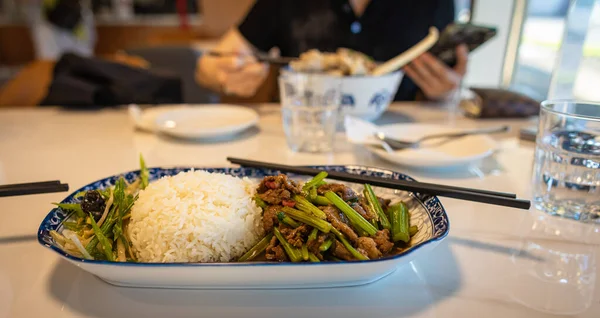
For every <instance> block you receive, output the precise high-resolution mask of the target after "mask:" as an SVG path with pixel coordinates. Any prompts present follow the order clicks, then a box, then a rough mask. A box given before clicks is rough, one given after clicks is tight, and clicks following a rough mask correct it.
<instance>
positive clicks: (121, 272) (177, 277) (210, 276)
mask: <svg viewBox="0 0 600 318" xmlns="http://www.w3.org/2000/svg"><path fill="white" fill-rule="evenodd" d="M316 168H320V169H327V170H335V171H341V172H349V173H355V174H361V175H370V176H378V177H387V178H395V179H402V180H413V179H411V178H410V177H408V176H406V175H403V174H400V173H397V172H392V171H389V170H382V169H375V168H366V167H361V166H320V167H316ZM189 169H190V168H169V169H165V168H152V169H150V180H151V181H152V180H154V179H157V178H160V177H163V176H167V175H174V174H177V173H179V172H181V171H186V170H189ZM197 169H201V168H197ZM205 170H207V171H210V172H219V173H227V174H231V175H235V176H239V177H248V178H251V179H256V180H259V179H261V178H262V177H264V176H265V175H272V174H274V173H276V172H275V171H270V170H264V169H254V168H206V169H205ZM119 176H120V175H115V176H112V177H108V178H105V179H102V180H98V181H96V182H93V183H90V184H89V185H87V186H85V187H83V188H81V189H79V190H77V191H75V192H73V194H71V195H69V196H68V197H67V198H66V199H65V200H63V201H62V202H63V203H72V202H77V199H75V198H74V196H75V194H76V193H78V192H80V191H84V190H92V189H98V188H106V187H108V186H111V185H113V184H114V182H115V181H116V180H117V179H118V178H119ZM123 176H124V177H125V178H126V179H127V180H128V181H130V182H131V181H133V180H135V179H137V178H138V176H139V171H132V172H128V173H125V174H123ZM290 176H291V177H293V178H294V179H298V176H296V177H294V176H292V175H290ZM354 186H355V187H357V189H358V187H362V185H354ZM375 191H376V192H377V194H378V195H379V196H382V197H384V198H390V199H393V200H394V201H399V200H402V201H404V202H406V203H407V205H408V207H409V209H410V211H411V225H416V226H418V228H419V231H418V232H417V234H416V235H415V236H414V237H413V238H412V241H411V247H410V248H409V249H407V250H405V251H403V252H402V253H401V254H398V255H394V256H392V257H387V258H383V259H378V260H369V261H354V262H347V261H343V262H321V263H271V262H247V263H235V262H233V263H167V264H163V263H119V262H108V261H97V260H84V259H81V258H78V257H74V256H71V255H69V254H67V253H65V252H63V251H62V250H61V249H60V248H59V247H58V246H57V245H56V243H55V242H54V240H53V239H52V236H51V235H50V234H49V232H50V231H51V230H56V231H59V232H60V231H62V223H63V221H65V220H66V219H68V218H69V215H68V214H67V213H65V212H64V211H62V210H61V209H59V208H55V209H53V210H51V211H50V213H49V214H48V215H47V216H46V218H45V219H44V220H43V221H42V223H41V225H40V228H39V230H38V241H39V242H40V244H42V245H43V246H45V247H47V248H49V249H50V250H52V251H54V252H56V253H58V254H59V255H60V256H61V257H63V258H64V259H66V260H67V261H69V262H70V263H72V264H74V265H75V266H77V267H79V268H81V269H82V270H84V271H87V272H89V273H91V274H93V275H96V276H98V277H99V278H101V279H102V280H104V281H106V282H108V283H110V284H114V285H119V286H130V287H154V288H225V289H231V288H236V289H240V288H242V289H243V288H311V287H336V286H351V285H361V284H367V283H370V282H373V281H376V280H378V279H381V278H383V277H385V276H387V275H389V274H390V273H392V272H394V271H395V270H396V268H397V267H398V266H400V265H403V264H407V263H408V262H410V261H412V260H413V259H415V258H417V257H419V256H420V255H423V254H426V253H428V252H430V251H431V250H432V249H433V248H434V247H435V246H436V245H437V244H438V243H439V242H440V241H441V240H442V239H444V238H445V237H446V235H447V234H448V231H449V227H450V224H449V221H448V216H447V214H446V211H445V210H444V207H443V206H442V204H441V202H440V201H439V200H438V198H437V197H434V196H416V195H414V194H412V193H407V192H398V191H393V190H386V189H378V188H376V189H375ZM74 270H75V269H74Z"/></svg>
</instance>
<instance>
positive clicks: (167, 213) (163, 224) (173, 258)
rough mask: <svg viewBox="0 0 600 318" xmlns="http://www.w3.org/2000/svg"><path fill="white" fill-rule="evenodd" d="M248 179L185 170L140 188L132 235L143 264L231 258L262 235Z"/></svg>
mask: <svg viewBox="0 0 600 318" xmlns="http://www.w3.org/2000/svg"><path fill="white" fill-rule="evenodd" d="M255 191H256V184H255V183H253V182H251V181H250V180H248V179H247V178H244V179H240V178H236V177H233V176H230V175H225V174H218V173H208V172H206V171H200V170H198V171H190V172H182V173H179V174H178V175H176V176H172V177H165V178H162V179H160V180H157V181H155V182H152V183H150V184H149V185H148V187H147V188H146V189H145V190H142V191H140V193H139V198H138V200H137V201H136V202H135V204H134V206H133V208H132V209H131V221H130V223H129V228H128V234H129V237H130V239H131V243H132V245H133V250H134V252H135V254H136V256H137V259H138V261H140V262H158V263H171V262H227V261H230V260H232V259H234V258H237V257H239V256H241V255H243V254H244V253H245V252H246V251H247V250H249V249H250V248H251V247H252V246H253V245H254V244H256V243H257V242H258V240H259V239H260V238H261V237H262V236H263V233H264V230H263V227H262V215H261V209H260V208H259V207H257V206H256V204H255V203H254V201H253V200H252V198H253V196H254V193H255Z"/></svg>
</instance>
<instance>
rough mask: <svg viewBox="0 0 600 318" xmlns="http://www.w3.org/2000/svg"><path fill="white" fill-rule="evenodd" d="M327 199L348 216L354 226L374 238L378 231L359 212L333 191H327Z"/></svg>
mask: <svg viewBox="0 0 600 318" xmlns="http://www.w3.org/2000/svg"><path fill="white" fill-rule="evenodd" d="M325 197H326V198H327V199H329V201H331V203H333V205H335V206H336V207H337V208H338V209H340V211H342V213H344V214H345V215H346V217H347V218H348V220H350V222H352V224H354V225H356V227H357V228H359V229H361V230H363V231H365V232H366V233H368V234H369V235H371V236H373V235H375V234H376V233H377V229H376V228H375V227H374V226H373V225H372V224H371V223H369V221H367V220H365V218H363V217H362V215H360V214H359V213H358V212H356V211H354V209H353V208H352V207H350V206H349V205H348V203H346V202H345V201H344V200H342V198H340V197H339V196H338V195H337V194H335V193H334V192H332V191H327V192H326V193H325Z"/></svg>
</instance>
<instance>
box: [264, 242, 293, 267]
mask: <svg viewBox="0 0 600 318" xmlns="http://www.w3.org/2000/svg"><path fill="white" fill-rule="evenodd" d="M265 258H266V259H268V260H270V261H278V262H286V261H288V257H287V255H286V254H285V251H284V250H283V247H281V245H280V244H279V241H278V240H277V238H276V237H275V236H273V238H272V239H271V242H270V243H269V246H267V249H266V251H265Z"/></svg>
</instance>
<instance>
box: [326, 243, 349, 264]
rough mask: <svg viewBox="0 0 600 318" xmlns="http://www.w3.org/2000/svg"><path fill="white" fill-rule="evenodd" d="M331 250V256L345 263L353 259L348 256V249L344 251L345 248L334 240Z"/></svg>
mask: <svg viewBox="0 0 600 318" xmlns="http://www.w3.org/2000/svg"><path fill="white" fill-rule="evenodd" d="M331 248H332V250H333V256H335V257H337V258H339V259H343V260H347V261H351V260H353V259H354V257H352V254H350V252H349V251H348V249H346V247H345V246H344V245H343V244H342V243H341V242H340V241H338V240H335V241H334V242H333V245H332V246H331Z"/></svg>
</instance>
